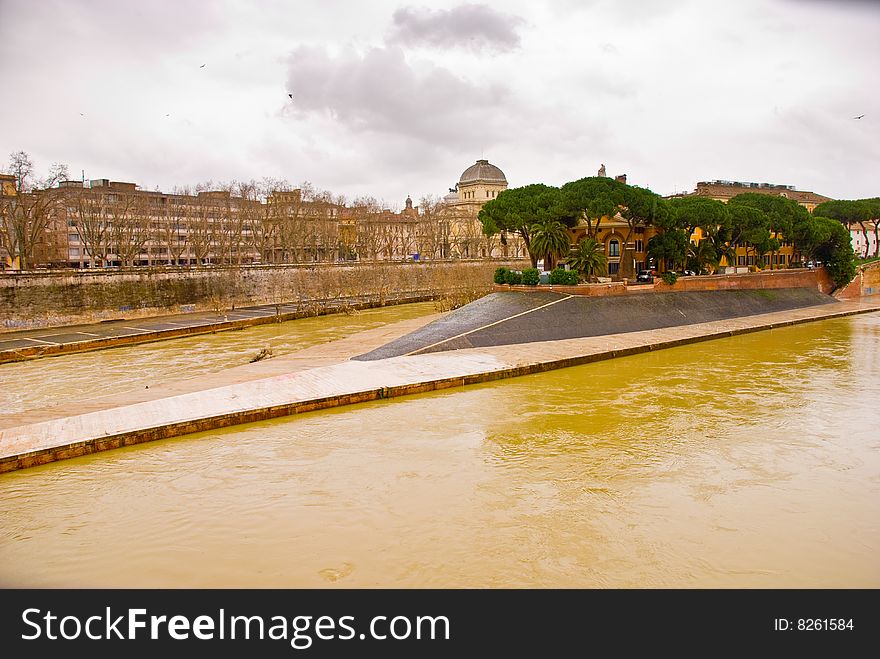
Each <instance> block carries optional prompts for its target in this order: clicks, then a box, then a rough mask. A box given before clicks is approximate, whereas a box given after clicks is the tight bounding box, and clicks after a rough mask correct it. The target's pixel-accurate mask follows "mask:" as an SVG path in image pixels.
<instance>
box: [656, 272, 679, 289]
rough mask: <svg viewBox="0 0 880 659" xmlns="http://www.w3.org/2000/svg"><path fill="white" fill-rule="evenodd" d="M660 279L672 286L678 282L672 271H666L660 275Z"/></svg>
mask: <svg viewBox="0 0 880 659" xmlns="http://www.w3.org/2000/svg"><path fill="white" fill-rule="evenodd" d="M660 279H662V280H663V281H664V282H665V283H667V284H669V285H670V286H672V285H673V284H674V283H675V282H677V281H678V275H677V274H676V273H674V272H672V271H667V272H664V273H663V274H661V275H660Z"/></svg>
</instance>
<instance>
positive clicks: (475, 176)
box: [456, 160, 507, 206]
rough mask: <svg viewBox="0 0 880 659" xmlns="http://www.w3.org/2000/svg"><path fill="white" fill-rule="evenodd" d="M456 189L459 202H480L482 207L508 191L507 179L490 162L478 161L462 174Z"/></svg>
mask: <svg viewBox="0 0 880 659" xmlns="http://www.w3.org/2000/svg"><path fill="white" fill-rule="evenodd" d="M456 187H457V189H458V199H459V201H465V202H479V203H480V206H482V205H483V204H484V203H486V202H487V201H489V200H490V199H494V198H495V197H497V196H498V193H499V192H501V191H502V190H506V189H507V177H506V176H505V175H504V172H502V171H501V170H500V169H498V167H496V166H495V165H493V164H492V163H490V162H489V161H488V160H478V161H477V162H476V163H475V164H473V165H471V166H470V167H468V168H467V169H466V170H464V171H463V172H462V173H461V177H460V178H459V179H458V185H457V186H456Z"/></svg>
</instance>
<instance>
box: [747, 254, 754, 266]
mask: <svg viewBox="0 0 880 659" xmlns="http://www.w3.org/2000/svg"><path fill="white" fill-rule="evenodd" d="M746 263H747V264H748V265H755V257H754V256H750V257H748V258H747V259H746Z"/></svg>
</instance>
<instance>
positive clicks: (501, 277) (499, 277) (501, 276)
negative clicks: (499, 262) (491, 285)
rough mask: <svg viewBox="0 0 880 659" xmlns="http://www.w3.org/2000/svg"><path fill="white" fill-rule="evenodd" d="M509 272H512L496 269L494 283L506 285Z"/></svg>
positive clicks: (506, 269) (505, 269)
mask: <svg viewBox="0 0 880 659" xmlns="http://www.w3.org/2000/svg"><path fill="white" fill-rule="evenodd" d="M508 272H510V270H509V269H508V268H496V269H495V277H494V278H493V281H494V282H495V283H496V284H506V283H507V273H508Z"/></svg>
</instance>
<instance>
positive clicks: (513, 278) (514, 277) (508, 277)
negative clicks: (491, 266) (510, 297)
mask: <svg viewBox="0 0 880 659" xmlns="http://www.w3.org/2000/svg"><path fill="white" fill-rule="evenodd" d="M504 283H505V284H513V285H516V284H521V283H522V273H520V272H517V271H516V270H508V271H507V273H506V274H505V275H504Z"/></svg>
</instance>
